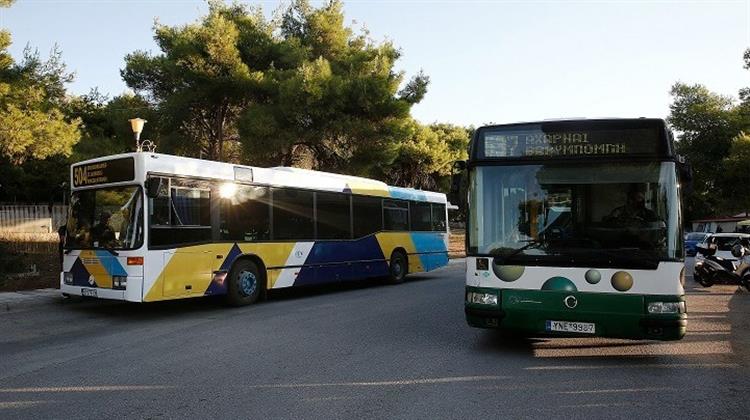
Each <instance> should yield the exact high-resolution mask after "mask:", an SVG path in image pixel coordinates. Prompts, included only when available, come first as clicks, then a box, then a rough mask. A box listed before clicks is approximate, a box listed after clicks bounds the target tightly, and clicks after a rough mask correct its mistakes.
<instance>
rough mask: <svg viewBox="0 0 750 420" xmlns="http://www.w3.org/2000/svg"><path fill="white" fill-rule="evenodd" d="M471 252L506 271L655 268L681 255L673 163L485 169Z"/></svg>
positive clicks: (473, 215) (476, 190) (476, 174)
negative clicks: (525, 267) (530, 266)
mask: <svg viewBox="0 0 750 420" xmlns="http://www.w3.org/2000/svg"><path fill="white" fill-rule="evenodd" d="M470 188H471V190H470V199H471V201H472V202H471V204H470V206H469V208H470V214H469V217H470V219H471V220H470V226H471V230H470V232H469V252H471V253H477V254H485V255H493V256H495V257H497V258H498V259H499V261H498V263H499V264H524V263H536V264H538V265H563V266H565V265H569V266H579V265H582V264H583V265H590V266H602V267H605V266H611V267H618V266H621V267H643V268H648V267H654V266H655V265H656V264H658V261H663V260H678V259H679V257H681V255H682V248H681V247H682V240H681V239H682V237H681V232H680V220H679V219H680V214H679V197H678V193H677V181H676V168H675V164H674V163H672V162H663V163H662V162H649V163H626V162H620V163H591V164H576V165H571V164H569V163H549V164H535V165H511V166H479V167H477V168H476V169H475V170H474V171H473V172H472V174H471V184H470Z"/></svg>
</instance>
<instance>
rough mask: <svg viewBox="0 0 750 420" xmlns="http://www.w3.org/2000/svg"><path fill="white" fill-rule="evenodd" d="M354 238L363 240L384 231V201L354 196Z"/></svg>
mask: <svg viewBox="0 0 750 420" xmlns="http://www.w3.org/2000/svg"><path fill="white" fill-rule="evenodd" d="M352 210H353V213H354V214H353V215H352V216H353V218H354V237H355V238H361V237H364V236H367V235H371V234H373V233H376V232H379V231H381V230H383V200H382V199H381V198H378V197H366V196H359V195H353V196H352Z"/></svg>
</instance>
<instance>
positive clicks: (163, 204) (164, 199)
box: [151, 178, 170, 226]
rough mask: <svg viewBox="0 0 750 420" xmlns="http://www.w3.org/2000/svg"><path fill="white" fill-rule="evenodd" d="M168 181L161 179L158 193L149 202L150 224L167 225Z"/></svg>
mask: <svg viewBox="0 0 750 420" xmlns="http://www.w3.org/2000/svg"><path fill="white" fill-rule="evenodd" d="M169 208H170V203H169V179H167V178H162V179H161V183H160V184H159V193H158V195H157V196H156V197H154V198H153V199H152V200H151V224H152V225H162V226H167V225H169V224H170V223H169V213H170V209H169Z"/></svg>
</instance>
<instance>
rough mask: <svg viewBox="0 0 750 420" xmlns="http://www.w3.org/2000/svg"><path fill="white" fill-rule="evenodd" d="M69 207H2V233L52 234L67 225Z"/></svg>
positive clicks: (0, 223) (14, 205)
mask: <svg viewBox="0 0 750 420" xmlns="http://www.w3.org/2000/svg"><path fill="white" fill-rule="evenodd" d="M67 217H68V206H66V205H62V204H56V205H53V206H51V207H50V206H48V205H43V204H39V205H37V204H26V205H24V204H12V205H0V232H19V233H51V232H55V231H57V229H58V228H59V227H60V226H62V225H64V224H65V220H66V219H67Z"/></svg>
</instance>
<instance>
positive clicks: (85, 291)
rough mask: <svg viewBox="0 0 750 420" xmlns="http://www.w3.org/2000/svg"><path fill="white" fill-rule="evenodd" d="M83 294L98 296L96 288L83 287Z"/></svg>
mask: <svg viewBox="0 0 750 420" xmlns="http://www.w3.org/2000/svg"><path fill="white" fill-rule="evenodd" d="M81 295H82V296H89V297H96V289H81Z"/></svg>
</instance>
